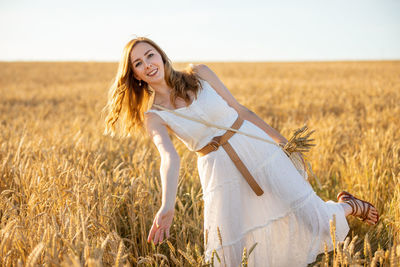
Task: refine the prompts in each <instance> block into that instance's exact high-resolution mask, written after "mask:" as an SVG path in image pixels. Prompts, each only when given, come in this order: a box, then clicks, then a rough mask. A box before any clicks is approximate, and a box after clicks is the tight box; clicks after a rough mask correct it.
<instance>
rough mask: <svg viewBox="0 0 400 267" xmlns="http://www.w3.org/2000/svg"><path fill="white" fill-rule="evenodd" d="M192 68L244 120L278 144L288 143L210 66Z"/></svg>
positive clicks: (194, 66) (202, 65) (200, 65)
mask: <svg viewBox="0 0 400 267" xmlns="http://www.w3.org/2000/svg"><path fill="white" fill-rule="evenodd" d="M192 68H193V70H194V71H195V73H196V74H197V75H198V76H199V77H200V78H201V79H203V80H205V81H207V82H208V83H209V84H210V85H211V86H212V87H213V88H214V90H215V91H216V92H217V93H218V94H219V95H221V97H222V98H223V99H225V101H226V102H227V103H228V105H229V106H231V107H232V108H234V109H235V110H236V111H237V113H238V114H239V116H241V117H242V118H243V119H244V120H248V121H250V122H252V123H254V124H255V125H257V126H258V127H259V128H260V129H262V130H263V131H264V132H265V133H266V134H268V135H269V136H270V137H271V138H272V139H274V141H275V142H277V143H278V144H279V143H283V144H286V142H287V139H286V138H285V137H284V136H282V135H281V134H280V133H279V132H278V131H277V130H275V129H274V128H272V127H271V126H269V125H268V124H267V123H266V122H265V121H263V120H262V119H261V118H260V117H259V116H257V114H255V113H254V112H253V111H251V110H250V109H248V108H247V107H245V106H243V105H242V104H240V103H239V102H238V101H237V100H236V99H235V97H234V96H233V95H232V94H231V92H230V91H229V90H228V88H226V86H225V85H224V84H223V83H222V81H221V80H220V79H219V78H218V76H217V75H216V74H215V73H214V72H213V71H212V70H211V69H210V68H209V67H207V66H206V65H204V64H199V65H192Z"/></svg>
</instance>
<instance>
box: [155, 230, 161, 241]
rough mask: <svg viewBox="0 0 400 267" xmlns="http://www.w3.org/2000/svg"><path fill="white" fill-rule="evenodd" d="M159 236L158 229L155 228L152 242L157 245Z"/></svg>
mask: <svg viewBox="0 0 400 267" xmlns="http://www.w3.org/2000/svg"><path fill="white" fill-rule="evenodd" d="M159 238H160V229H157V231H156V234H155V235H154V244H156V245H157V243H158V241H159Z"/></svg>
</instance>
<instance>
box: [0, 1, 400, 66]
mask: <svg viewBox="0 0 400 267" xmlns="http://www.w3.org/2000/svg"><path fill="white" fill-rule="evenodd" d="M135 35H137V36H146V37H148V38H150V39H152V40H154V41H155V42H156V43H158V44H159V45H160V46H161V48H162V49H163V50H164V51H165V52H166V53H167V55H168V56H169V58H170V59H171V60H172V61H323V60H388V59H397V60H399V59H400V0H301V1H300V0H293V1H288V0H274V1H271V0H259V1H256V0H246V1H244V0H238V1H236V0H223V1H218V0H202V1H190V0H163V1H160V0H150V1H143V0H142V1H136V0H131V1H128V0H123V1H119V0H115V1H111V0H110V1H103V0H87V1H85V0H80V1H79V0H68V1H61V0H0V38H1V39H0V61H14V60H23V61H30V60H38V61H59V60H62V61H65V60H66V61H118V60H119V59H120V56H121V54H122V49H123V47H124V45H125V43H126V42H128V41H129V40H130V39H131V38H133V37H134V36H135Z"/></svg>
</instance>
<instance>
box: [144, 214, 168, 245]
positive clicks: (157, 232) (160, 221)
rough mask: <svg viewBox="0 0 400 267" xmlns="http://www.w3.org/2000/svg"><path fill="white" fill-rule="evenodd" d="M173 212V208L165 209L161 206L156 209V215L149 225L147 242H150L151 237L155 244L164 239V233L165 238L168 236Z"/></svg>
mask: <svg viewBox="0 0 400 267" xmlns="http://www.w3.org/2000/svg"><path fill="white" fill-rule="evenodd" d="M174 213H175V210H174V208H172V209H167V208H165V207H161V208H160V209H159V210H158V212H157V214H156V216H155V217H154V220H153V225H152V226H151V229H150V233H149V236H148V238H147V242H150V241H151V240H152V239H153V242H154V244H155V245H157V243H161V242H162V241H163V239H164V233H165V236H166V237H165V239H168V238H169V228H170V227H171V224H172V219H173V218H174Z"/></svg>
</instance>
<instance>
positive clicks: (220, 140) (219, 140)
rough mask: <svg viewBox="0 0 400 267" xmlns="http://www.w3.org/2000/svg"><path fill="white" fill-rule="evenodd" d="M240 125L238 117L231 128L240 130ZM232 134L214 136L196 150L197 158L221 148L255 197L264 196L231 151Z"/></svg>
mask: <svg viewBox="0 0 400 267" xmlns="http://www.w3.org/2000/svg"><path fill="white" fill-rule="evenodd" d="M242 123H243V119H242V118H241V117H240V116H238V118H237V119H236V121H235V122H234V123H233V125H232V126H231V128H232V129H235V130H237V129H239V128H240V126H241V125H242ZM234 134H235V132H234V131H230V130H227V131H226V132H225V133H224V134H223V135H220V136H215V137H214V138H213V139H212V140H211V141H210V142H209V143H208V144H207V145H205V146H204V147H203V148H201V149H199V150H197V151H196V153H197V155H198V156H199V157H202V156H204V155H207V154H208V153H210V152H212V151H216V150H217V149H218V148H219V146H222V147H223V148H224V149H225V151H226V153H227V154H228V156H229V157H230V158H231V160H232V161H233V163H234V164H235V166H236V167H237V169H238V170H239V171H240V173H241V174H242V175H243V177H244V179H246V181H247V183H248V184H249V185H250V187H251V189H253V191H254V192H255V193H256V195H257V196H261V195H262V194H264V191H263V190H262V189H261V187H260V186H259V185H258V184H257V182H256V180H255V179H254V177H253V176H252V175H251V173H250V172H249V170H248V169H247V167H246V165H244V163H243V162H242V160H241V159H240V158H239V156H238V154H237V153H236V151H235V150H234V149H233V147H232V146H231V144H229V143H228V139H229V138H231V137H232V136H233V135H234Z"/></svg>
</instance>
